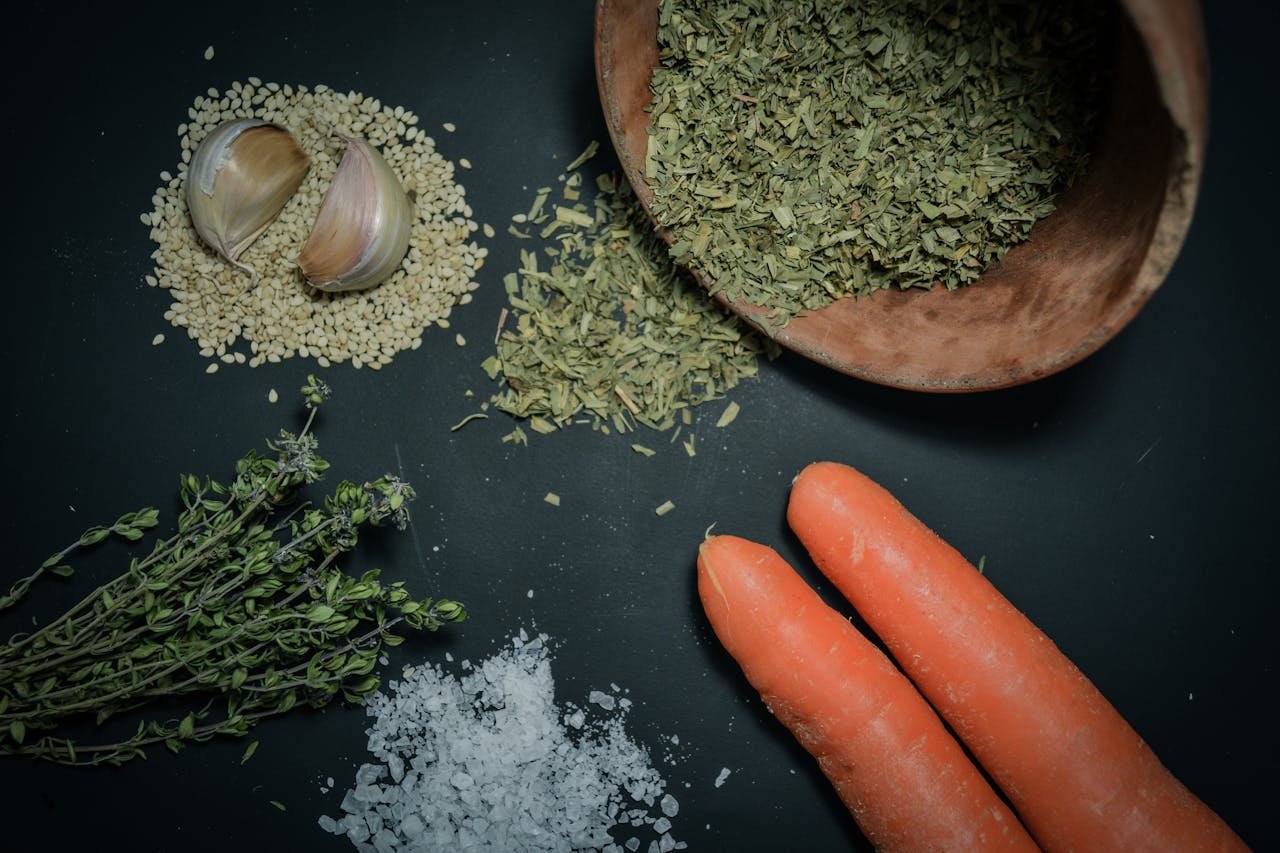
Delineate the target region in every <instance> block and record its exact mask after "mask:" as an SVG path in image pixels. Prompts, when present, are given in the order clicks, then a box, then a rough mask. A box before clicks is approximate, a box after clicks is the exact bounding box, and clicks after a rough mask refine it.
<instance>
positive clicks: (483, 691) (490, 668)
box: [320, 630, 686, 853]
mask: <svg viewBox="0 0 1280 853" xmlns="http://www.w3.org/2000/svg"><path fill="white" fill-rule="evenodd" d="M547 641H548V638H547V636H546V635H545V634H544V635H539V636H537V637H534V638H532V639H530V638H529V636H528V634H527V633H526V632H525V631H523V630H521V631H520V633H519V635H518V636H517V637H514V638H513V639H512V640H511V644H510V645H509V646H507V647H505V648H503V649H501V650H500V651H499V652H498V653H497V654H495V655H493V656H492V657H490V658H488V659H487V660H485V661H483V662H482V663H479V664H477V665H474V666H472V665H470V664H469V663H468V662H467V661H463V662H462V663H461V670H462V672H461V674H459V675H452V674H449V673H446V672H445V671H444V670H443V668H441V667H436V666H431V665H424V666H421V667H418V668H416V669H414V670H406V671H405V674H406V677H405V678H404V680H402V681H392V682H390V684H389V689H388V690H387V691H386V692H383V693H377V694H374V695H373V696H372V697H370V698H369V699H368V712H369V715H370V716H372V717H374V718H375V720H374V723H373V726H372V728H370V729H369V752H370V753H372V755H373V757H374V758H375V759H376V760H375V761H373V762H371V763H367V764H364V765H362V766H361V767H360V769H359V770H358V771H357V772H356V778H355V787H354V788H352V789H350V790H348V791H347V793H346V796H345V797H344V798H343V801H342V811H343V816H342V817H340V818H338V819H336V820H335V819H333V818H331V817H327V816H326V817H321V818H320V826H321V828H323V829H325V830H327V831H329V832H332V833H335V834H345V835H346V836H347V838H349V839H350V840H351V842H352V843H353V844H355V846H356V847H357V848H359V849H360V850H363V851H378V853H382V852H383V851H404V850H413V851H427V850H450V851H502V853H515V851H565V853H569V851H585V850H598V851H604V853H626V851H639V850H640V848H641V847H642V846H644V847H645V848H646V850H647V851H648V853H667V851H672V850H683V849H685V847H686V844H685V842H683V841H677V840H676V839H675V838H673V837H672V835H671V828H672V827H671V818H673V817H675V816H676V814H677V813H678V811H679V808H680V806H679V803H678V802H677V801H676V798H675V797H673V796H671V795H670V794H667V793H666V792H665V789H666V782H665V780H664V779H663V778H662V776H661V774H659V772H658V771H657V770H655V769H654V767H653V765H652V763H651V762H650V758H649V754H648V751H647V750H645V749H644V748H643V747H641V746H639V745H638V744H637V743H636V742H635V741H634V740H632V738H631V737H630V736H628V734H627V733H626V731H625V728H624V726H623V722H624V718H625V715H626V713H627V709H628V708H629V707H630V705H631V703H630V701H629V700H628V699H626V698H625V697H619V696H616V695H614V694H616V693H617V692H618V690H619V688H617V687H616V686H612V689H613V693H604V692H602V691H592V692H591V694H590V697H589V699H588V702H589V705H593V706H594V707H589V706H582V707H577V706H573V705H567V706H566V707H563V708H561V707H558V706H557V705H556V703H555V698H554V693H555V689H554V688H555V683H554V680H553V678H552V673H551V660H550V657H549V654H548V649H547Z"/></svg>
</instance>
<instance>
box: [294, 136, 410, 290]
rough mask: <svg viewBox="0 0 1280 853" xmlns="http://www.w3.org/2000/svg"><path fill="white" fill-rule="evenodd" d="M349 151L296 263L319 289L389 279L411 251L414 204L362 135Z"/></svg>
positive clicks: (349, 140)
mask: <svg viewBox="0 0 1280 853" xmlns="http://www.w3.org/2000/svg"><path fill="white" fill-rule="evenodd" d="M342 140H343V141H344V142H346V143H347V150H346V151H345V152H344V153H343V155H342V161H341V162H340V163H339V164H338V169H337V171H336V172H335V173H334V176H333V183H331V184H330V185H329V189H328V190H326V191H325V194H324V199H323V200H322V201H321V202H320V212H319V213H318V214H316V221H315V225H313V226H312V228H311V235H310V236H309V237H308V238H307V244H306V245H305V246H303V247H302V252H301V253H300V254H299V255H298V257H297V259H296V260H295V261H294V263H296V264H297V265H298V267H299V268H300V269H301V270H302V274H303V276H305V277H306V279H307V283H308V284H310V285H311V286H312V287H314V288H316V289H317V290H323V291H327V292H338V291H345V290H364V289H366V288H370V287H373V286H375V285H378V284H381V283H382V282H384V281H386V280H387V279H388V278H390V276H391V274H392V273H394V272H395V271H396V270H397V269H398V268H399V267H400V263H401V261H403V260H404V256H405V253H406V252H407V251H408V250H409V229H410V227H411V226H412V224H413V217H414V211H413V205H412V204H410V203H409V197H408V195H407V194H406V193H405V191H404V187H403V186H401V185H400V179H399V178H397V177H396V174H395V172H393V171H392V170H391V167H390V166H389V165H387V161H386V160H384V159H383V158H382V155H381V154H379V153H378V149H376V148H374V147H373V146H372V145H370V144H369V143H368V142H366V141H364V140H363V139H359V138H357V137H353V136H346V135H343V136H342Z"/></svg>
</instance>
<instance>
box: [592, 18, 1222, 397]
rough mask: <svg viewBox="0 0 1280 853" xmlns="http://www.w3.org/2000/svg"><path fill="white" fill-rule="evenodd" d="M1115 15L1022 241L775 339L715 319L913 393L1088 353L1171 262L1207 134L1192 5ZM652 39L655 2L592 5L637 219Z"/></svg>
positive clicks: (1199, 33)
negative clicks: (1099, 69)
mask: <svg viewBox="0 0 1280 853" xmlns="http://www.w3.org/2000/svg"><path fill="white" fill-rule="evenodd" d="M1119 5H1120V7H1121V9H1122V10H1123V14H1122V15H1116V16H1114V17H1115V19H1116V22H1117V23H1116V26H1117V27H1118V28H1119V29H1120V30H1121V32H1120V34H1119V38H1118V39H1117V43H1118V45H1119V47H1118V50H1117V57H1116V73H1115V75H1114V78H1113V87H1112V90H1111V92H1110V94H1109V96H1108V97H1109V103H1108V104H1107V106H1106V108H1105V112H1104V115H1103V119H1102V126H1101V129H1100V132H1099V134H1098V140H1097V144H1096V146H1095V149H1094V150H1093V152H1092V154H1091V159H1090V164H1089V168H1088V171H1087V173H1086V174H1085V175H1084V176H1083V177H1081V178H1080V179H1079V180H1077V181H1076V183H1075V185H1074V186H1073V187H1072V188H1071V189H1070V190H1069V191H1067V192H1065V193H1063V194H1062V195H1060V196H1059V199H1058V208H1057V210H1056V211H1054V213H1052V214H1050V215H1049V216H1048V217H1046V218H1045V219H1043V220H1041V221H1040V222H1039V223H1037V224H1036V226H1035V228H1034V229H1032V232H1031V236H1030V237H1029V238H1028V239H1027V240H1026V242H1024V243H1022V244H1020V245H1018V246H1016V247H1014V248H1013V249H1011V250H1010V251H1009V252H1008V254H1006V255H1005V257H1004V259H1003V260H1002V261H1000V262H999V263H996V264H992V265H991V266H990V267H989V268H988V269H987V270H986V271H985V272H984V273H983V274H982V275H981V276H980V277H979V278H978V280H977V281H975V282H973V283H972V284H969V285H967V286H965V287H962V288H960V289H958V290H955V291H950V292H949V291H947V290H946V289H945V288H942V287H935V288H933V289H932V290H922V289H913V290H910V291H906V292H900V291H895V290H889V291H881V292H879V293H876V294H874V295H872V296H868V297H858V298H853V297H850V298H846V299H842V300H840V301H838V302H835V303H834V304H832V305H830V306H828V307H826V308H824V309H822V310H821V311H816V312H813V313H811V314H808V315H807V316H802V317H797V318H794V319H793V320H792V321H791V322H790V323H788V324H787V325H786V326H785V327H783V328H776V327H773V326H772V325H771V324H770V323H769V322H768V320H767V318H766V317H765V316H764V314H763V312H761V311H760V310H759V309H758V308H755V307H753V306H751V305H747V304H742V303H736V304H729V303H726V304H728V307H730V308H731V309H732V310H733V311H735V312H736V313H737V314H738V315H739V316H741V317H743V318H744V319H745V320H746V321H747V322H749V323H751V324H752V325H753V326H755V327H756V328H758V329H760V330H761V331H762V332H764V333H765V334H768V335H770V336H771V337H773V338H774V339H775V340H777V341H778V343H780V344H781V345H783V346H785V347H788V348H789V349H792V350H794V351H796V352H798V353H801V354H802V355H805V356H807V357H809V358H811V359H813V360H814V361H817V362H820V363H822V364H825V365H827V366H829V367H832V368H834V369H836V370H839V371H841V372H843V373H847V374H849V375H851V376H856V377H859V378H861V379H866V380H869V381H871V382H876V383H880V384H882V385H890V386H894V387H899V388H908V389H913V390H918V391H935V392H963V391H981V390H990V389H996V388H1005V387H1009V386H1012V385H1019V384H1021V383H1024V382H1029V381H1031V380H1034V379H1039V378H1041V377H1044V376H1048V375H1050V374H1053V373H1056V372H1058V371H1060V370H1063V369H1065V368H1067V367H1069V366H1071V365H1072V364H1075V363H1077V362H1079V361H1080V360H1081V359H1083V358H1085V357H1086V356H1088V355H1090V354H1092V353H1093V352H1095V351H1097V350H1098V348H1099V347H1101V346H1102V345H1103V344H1104V343H1106V342H1107V341H1108V340H1110V339H1111V338H1112V337H1114V336H1115V334H1116V333H1117V332H1119V331H1120V329H1122V328H1123V327H1124V326H1125V324H1127V323H1128V322H1129V321H1130V320H1132V319H1133V317H1134V316H1135V315H1136V314H1137V313H1138V311H1139V309H1141V308H1142V306H1143V305H1145V304H1146V302H1147V300H1148V299H1150V298H1151V295H1152V294H1153V293H1154V292H1155V290H1156V288H1158V287H1159V286H1160V284H1161V282H1162V281H1163V280H1164V278H1165V275H1166V274H1167V273H1168V271H1169V268H1170V266H1171V265H1172V264H1173V261H1174V258H1175V257H1176V256H1177V253H1178V251H1179V249H1180V248H1181V245H1182V241H1183V238H1184V236H1185V235H1186V231H1187V227H1188V225H1189V224H1190V221H1191V212H1192V208H1193V206H1194V204H1195V198H1196V193H1197V189H1198V186H1199V181H1200V173H1201V167H1202V163H1203V157H1204V146H1205V136H1206V130H1207V122H1208V115H1207V114H1208V68H1207V65H1208V61H1207V57H1206V53H1205V44H1204V32H1203V26H1202V23H1201V18H1200V9H1199V6H1198V4H1197V2H1196V0H1122V2H1120V3H1119ZM657 28H658V4H657V2H656V1H655V0H597V3H596V29H595V51H596V77H597V83H598V85H599V88H600V99H601V102H602V104H603V106H604V113H605V120H606V123H607V125H608V128H609V134H610V136H611V137H612V140H613V144H614V147H615V148H616V149H617V152H618V157H619V159H620V161H621V164H622V169H623V171H624V172H625V173H626V176H627V179H628V180H629V181H630V183H631V185H632V187H633V188H634V189H635V192H636V195H637V196H638V197H639V199H640V202H641V203H642V204H643V205H644V206H645V209H646V210H649V209H650V205H651V202H652V201H653V193H652V191H651V190H650V188H649V187H648V186H647V185H646V184H645V179H644V160H645V148H646V145H647V136H648V131H647V127H648V124H649V116H648V113H647V112H646V111H645V109H646V107H647V105H648V103H649V99H650V90H649V79H650V74H651V69H652V68H653V67H654V66H655V65H657V64H658V41H657ZM651 215H652V213H651ZM659 230H660V231H662V233H663V237H664V238H665V239H666V240H667V241H668V242H670V241H671V239H672V238H671V235H670V234H669V233H666V232H665V231H664V230H663V229H661V228H660V229H659ZM693 272H694V274H695V276H697V277H698V278H699V279H700V280H701V281H702V283H703V284H704V285H707V284H708V282H707V280H706V277H705V276H704V275H703V274H701V273H700V272H698V271H697V270H694V271H693Z"/></svg>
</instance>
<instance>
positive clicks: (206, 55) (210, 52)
mask: <svg viewBox="0 0 1280 853" xmlns="http://www.w3.org/2000/svg"><path fill="white" fill-rule="evenodd" d="M204 58H205V59H213V45H209V46H208V47H206V48H205V49H204Z"/></svg>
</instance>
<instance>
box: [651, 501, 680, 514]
mask: <svg viewBox="0 0 1280 853" xmlns="http://www.w3.org/2000/svg"><path fill="white" fill-rule="evenodd" d="M675 508H676V505H675V504H673V503H672V502H671V501H663V502H662V504H661V505H660V506H659V507H658V508H657V509H655V510H654V513H655V514H656V515H666V514H667V513H669V512H671V510H673V509H675Z"/></svg>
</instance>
